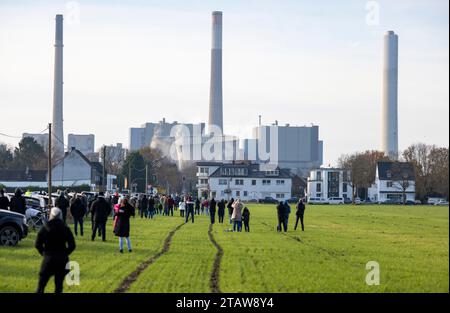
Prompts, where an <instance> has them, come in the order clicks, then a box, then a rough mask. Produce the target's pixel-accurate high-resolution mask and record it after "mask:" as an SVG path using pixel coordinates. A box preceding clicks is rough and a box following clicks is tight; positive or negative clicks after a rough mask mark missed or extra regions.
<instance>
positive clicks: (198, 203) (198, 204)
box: [186, 198, 200, 215]
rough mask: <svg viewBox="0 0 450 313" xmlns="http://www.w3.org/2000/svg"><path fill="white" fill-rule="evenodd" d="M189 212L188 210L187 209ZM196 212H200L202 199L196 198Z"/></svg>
mask: <svg viewBox="0 0 450 313" xmlns="http://www.w3.org/2000/svg"><path fill="white" fill-rule="evenodd" d="M186 212H187V211H186ZM195 214H197V215H198V214H200V199H199V198H197V199H195Z"/></svg>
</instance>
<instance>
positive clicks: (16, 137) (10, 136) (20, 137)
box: [0, 126, 48, 139]
mask: <svg viewBox="0 0 450 313" xmlns="http://www.w3.org/2000/svg"><path fill="white" fill-rule="evenodd" d="M46 130H48V126H47V127H46V128H45V129H43V130H42V131H40V132H39V133H37V134H42V133H43V132H45V131H46ZM0 136H5V137H9V138H14V139H22V138H23V136H14V135H9V134H5V133H0Z"/></svg>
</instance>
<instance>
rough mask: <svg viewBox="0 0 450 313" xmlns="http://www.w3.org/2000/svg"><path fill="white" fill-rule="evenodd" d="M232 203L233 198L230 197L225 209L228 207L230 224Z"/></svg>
mask: <svg viewBox="0 0 450 313" xmlns="http://www.w3.org/2000/svg"><path fill="white" fill-rule="evenodd" d="M233 203H234V199H233V198H231V199H230V201H228V203H227V209H228V215H229V216H230V224H231V223H232V222H233V221H232V220H231V215H233V210H234V209H233Z"/></svg>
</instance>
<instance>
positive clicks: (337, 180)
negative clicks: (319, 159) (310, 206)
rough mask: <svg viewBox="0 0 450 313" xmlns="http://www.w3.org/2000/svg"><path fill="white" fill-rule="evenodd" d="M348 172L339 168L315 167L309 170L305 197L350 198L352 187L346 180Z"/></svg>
mask: <svg viewBox="0 0 450 313" xmlns="http://www.w3.org/2000/svg"><path fill="white" fill-rule="evenodd" d="M348 175H349V173H348V171H347V170H344V169H340V168H317V169H313V170H311V171H310V172H309V177H308V180H307V187H306V190H307V192H306V195H307V198H308V199H309V198H323V199H325V200H329V199H330V198H343V199H351V198H352V187H351V185H350V184H349V183H348V182H347V181H348V177H349V176H348Z"/></svg>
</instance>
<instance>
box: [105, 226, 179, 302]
mask: <svg viewBox="0 0 450 313" xmlns="http://www.w3.org/2000/svg"><path fill="white" fill-rule="evenodd" d="M184 224H185V223H182V224H180V225H178V226H177V227H175V228H174V229H173V230H172V231H171V232H170V233H169V235H167V237H166V239H165V240H164V245H163V248H162V249H161V251H159V252H158V253H157V254H155V255H153V256H152V257H151V258H150V259H148V260H146V261H144V262H142V263H141V264H139V266H138V267H137V268H136V270H135V271H134V272H132V273H131V274H130V275H128V276H127V277H126V278H125V279H124V280H123V281H122V283H121V284H120V285H119V287H117V289H116V290H114V293H123V292H126V291H127V290H128V289H130V286H131V284H132V283H134V282H135V281H136V280H137V279H138V277H139V275H140V274H141V273H142V272H143V271H144V270H145V269H147V268H148V267H149V266H150V265H151V264H153V263H155V262H156V260H158V259H159V257H161V256H162V255H164V254H165V253H167V252H168V251H169V249H170V244H171V242H172V238H173V235H175V233H176V232H177V231H178V230H179V229H180V228H181V227H182V226H183V225H184Z"/></svg>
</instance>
